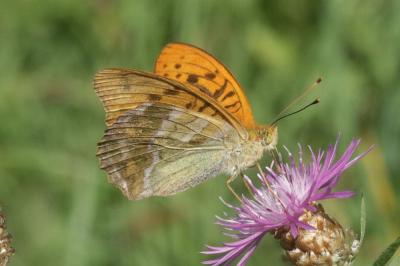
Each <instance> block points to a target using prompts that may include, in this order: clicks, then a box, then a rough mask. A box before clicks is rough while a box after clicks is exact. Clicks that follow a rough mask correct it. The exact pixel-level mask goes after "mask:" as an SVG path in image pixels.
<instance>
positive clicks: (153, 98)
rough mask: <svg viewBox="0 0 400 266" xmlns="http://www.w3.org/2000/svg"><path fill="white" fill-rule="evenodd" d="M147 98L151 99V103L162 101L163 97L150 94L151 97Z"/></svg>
mask: <svg viewBox="0 0 400 266" xmlns="http://www.w3.org/2000/svg"><path fill="white" fill-rule="evenodd" d="M147 98H148V99H149V101H159V100H161V98H162V97H161V96H160V95H157V94H149V96H147Z"/></svg>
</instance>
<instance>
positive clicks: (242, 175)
mask: <svg viewBox="0 0 400 266" xmlns="http://www.w3.org/2000/svg"><path fill="white" fill-rule="evenodd" d="M240 177H241V178H242V181H243V183H244V185H245V186H246V188H247V190H248V191H249V193H250V195H252V196H254V192H253V190H252V189H251V188H250V186H249V184H247V182H246V180H245V179H244V174H243V173H240Z"/></svg>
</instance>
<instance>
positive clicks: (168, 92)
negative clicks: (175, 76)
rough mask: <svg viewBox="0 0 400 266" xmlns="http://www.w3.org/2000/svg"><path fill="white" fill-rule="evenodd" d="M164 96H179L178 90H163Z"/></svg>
mask: <svg viewBox="0 0 400 266" xmlns="http://www.w3.org/2000/svg"><path fill="white" fill-rule="evenodd" d="M164 93H165V95H177V94H179V91H178V90H165V92H164Z"/></svg>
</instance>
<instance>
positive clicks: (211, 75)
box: [205, 72, 216, 80]
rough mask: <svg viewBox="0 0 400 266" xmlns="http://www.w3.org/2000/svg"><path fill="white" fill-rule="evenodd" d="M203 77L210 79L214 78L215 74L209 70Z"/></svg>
mask: <svg viewBox="0 0 400 266" xmlns="http://www.w3.org/2000/svg"><path fill="white" fill-rule="evenodd" d="M205 77H206V79H210V80H211V79H215V77H216V76H215V74H214V73H211V72H210V73H206V74H205Z"/></svg>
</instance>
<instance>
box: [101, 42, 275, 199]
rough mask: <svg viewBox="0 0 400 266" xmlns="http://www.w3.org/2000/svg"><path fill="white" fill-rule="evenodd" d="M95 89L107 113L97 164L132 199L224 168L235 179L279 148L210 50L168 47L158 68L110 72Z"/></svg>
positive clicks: (163, 192) (164, 192) (171, 190)
mask: <svg viewBox="0 0 400 266" xmlns="http://www.w3.org/2000/svg"><path fill="white" fill-rule="evenodd" d="M94 88H95V91H96V94H97V95H98V97H99V98H100V100H101V102H102V104H103V106H104V109H105V112H106V118H105V122H106V126H107V129H106V130H105V133H104V136H103V137H102V139H101V140H100V141H99V143H98V150H97V157H98V158H99V160H100V168H101V169H104V170H105V171H106V172H107V175H108V180H109V182H110V183H112V184H114V185H115V186H116V187H118V188H119V189H120V190H121V191H122V193H123V194H124V195H125V196H126V197H128V198H129V199H130V200H138V199H143V198H147V197H150V196H169V195H173V194H175V193H178V192H181V191H184V190H186V189H188V188H190V187H194V186H196V185H198V184H199V183H202V182H203V181H205V180H207V179H210V178H212V177H215V176H217V175H219V174H221V173H225V174H228V175H229V176H230V177H229V178H228V179H227V185H228V188H230V189H231V187H230V185H229V184H230V183H231V182H232V181H233V180H234V178H235V177H237V176H238V175H240V174H241V173H242V172H243V171H244V170H245V169H247V168H249V167H251V166H254V165H255V164H256V162H257V161H258V160H259V159H260V158H261V157H262V156H263V153H264V152H265V151H269V150H272V149H274V148H275V146H276V144H277V141H278V131H277V127H276V126H275V125H259V124H257V123H256V122H255V120H254V117H253V113H252V110H251V106H250V104H249V101H248V99H247V97H246V95H245V93H244V91H243V90H242V88H241V86H240V85H239V83H238V82H237V81H236V79H235V78H234V77H233V75H232V74H231V73H230V72H229V70H228V69H227V68H226V67H225V66H224V65H223V64H222V63H220V62H219V61H218V60H217V59H216V58H214V57H213V56H212V55H210V54H209V53H207V52H205V51H203V50H202V49H200V48H197V47H194V46H192V45H188V44H183V43H170V44H167V45H166V46H165V47H164V48H163V50H162V51H161V53H160V55H159V56H158V58H157V61H156V63H155V70H154V73H147V72H142V71H138V70H133V69H120V68H114V69H105V70H102V71H100V72H98V73H97V74H96V75H95V78H94Z"/></svg>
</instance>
